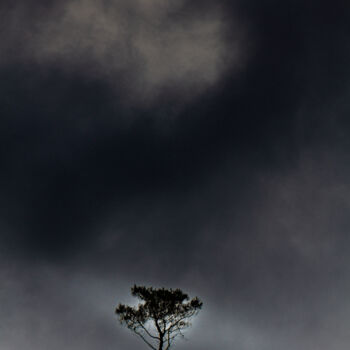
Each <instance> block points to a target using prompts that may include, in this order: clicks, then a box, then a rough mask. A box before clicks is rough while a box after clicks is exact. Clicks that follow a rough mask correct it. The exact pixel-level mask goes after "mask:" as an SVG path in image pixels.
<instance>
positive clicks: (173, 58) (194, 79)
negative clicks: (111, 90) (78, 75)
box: [2, 0, 246, 104]
mask: <svg viewBox="0 0 350 350" xmlns="http://www.w3.org/2000/svg"><path fill="white" fill-rule="evenodd" d="M185 5H186V2H185V1H179V2H176V3H174V2H172V1H165V2H164V1H158V0H151V1H147V2H145V1H138V0H134V1H131V2H125V1H114V2H111V1H102V2H96V1H91V0H79V1H62V2H60V3H58V4H57V5H55V6H52V7H51V8H50V9H49V10H47V9H46V11H45V12H43V11H40V10H37V11H36V12H34V11H33V10H31V11H28V10H27V5H18V6H14V8H13V9H12V10H11V11H8V16H7V18H4V20H5V25H6V26H7V34H6V38H3V40H2V50H3V51H5V52H7V53H8V54H7V55H6V54H5V56H4V57H3V63H4V61H5V63H6V61H8V60H14V59H16V60H19V61H20V62H21V60H22V61H23V60H24V62H27V63H28V62H33V63H37V64H40V65H50V66H52V65H56V66H58V67H59V68H60V69H63V70H66V71H81V70H82V69H83V70H84V74H85V75H87V77H88V78H90V79H103V80H105V81H108V82H109V84H111V86H118V89H119V90H120V84H121V83H122V84H123V89H124V90H125V92H126V95H125V96H124V99H126V100H129V101H131V102H132V103H134V104H135V103H138V104H139V103H141V102H142V101H143V103H146V104H148V103H152V101H154V99H155V98H157V96H159V95H161V94H162V92H163V91H164V89H166V90H167V91H169V92H170V94H172V95H173V96H174V97H176V96H178V97H177V100H178V98H181V99H182V100H186V99H188V95H190V96H191V98H193V97H194V96H196V95H198V94H200V93H202V92H203V91H205V90H206V89H208V88H210V87H212V86H213V85H215V83H216V82H217V81H219V80H220V79H221V78H222V76H223V75H224V74H225V72H226V71H227V70H228V69H230V68H231V67H234V66H236V70H239V69H240V68H241V66H242V64H243V56H244V55H245V54H246V53H245V52H244V49H243V46H242V45H241V41H242V40H243V37H244V29H243V27H242V26H241V25H239V23H238V22H237V24H236V29H237V30H235V34H236V38H235V40H234V41H233V40H232V38H231V40H230V42H228V40H227V39H226V33H227V30H228V25H229V24H228V23H227V21H225V17H224V14H223V10H222V8H221V7H220V6H219V5H217V6H216V5H214V4H213V5H211V6H207V5H205V4H204V6H206V7H207V11H206V12H203V11H202V12H201V13H200V14H196V13H195V12H189V13H186V6H185ZM36 7H38V6H36ZM33 12H34V13H33ZM28 15H29V16H28ZM24 30H25V35H23V31H24ZM178 102H180V100H178Z"/></svg>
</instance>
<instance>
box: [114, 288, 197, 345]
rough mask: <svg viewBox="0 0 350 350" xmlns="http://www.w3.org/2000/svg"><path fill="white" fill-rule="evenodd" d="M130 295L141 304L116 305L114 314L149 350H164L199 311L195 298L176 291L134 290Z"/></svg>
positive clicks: (181, 333)
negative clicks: (132, 305) (133, 305)
mask: <svg viewBox="0 0 350 350" xmlns="http://www.w3.org/2000/svg"><path fill="white" fill-rule="evenodd" d="M131 294H132V295H133V296H135V297H137V298H138V299H140V300H141V301H142V302H141V303H139V304H138V306H136V307H131V306H128V305H124V304H119V305H118V306H117V308H116V310H115V312H116V314H117V315H118V316H119V320H120V322H121V323H122V324H123V325H125V326H126V327H127V328H129V329H130V330H131V331H133V332H134V333H135V334H136V335H138V336H139V337H140V338H141V339H142V340H143V341H144V342H145V343H146V344H147V345H148V346H149V347H150V348H152V349H153V350H168V349H169V348H170V346H171V345H172V344H173V342H174V340H175V338H177V337H178V336H182V337H183V336H184V334H183V331H184V330H185V329H186V328H188V327H189V326H190V325H191V323H190V319H191V318H192V317H193V316H195V315H196V314H197V313H198V311H199V310H200V309H201V308H202V305H203V303H202V302H201V301H200V300H199V299H198V298H197V297H195V298H193V299H191V300H190V299H189V297H188V295H187V294H185V293H183V292H182V291H181V290H180V289H175V290H173V289H165V288H159V289H155V288H152V287H144V286H136V285H134V286H133V287H132V288H131Z"/></svg>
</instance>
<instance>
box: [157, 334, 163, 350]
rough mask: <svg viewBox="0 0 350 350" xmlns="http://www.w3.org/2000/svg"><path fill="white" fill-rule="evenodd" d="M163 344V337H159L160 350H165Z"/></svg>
mask: <svg viewBox="0 0 350 350" xmlns="http://www.w3.org/2000/svg"><path fill="white" fill-rule="evenodd" d="M163 344H164V341H163V337H161V338H160V339H159V347H158V350H163Z"/></svg>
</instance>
